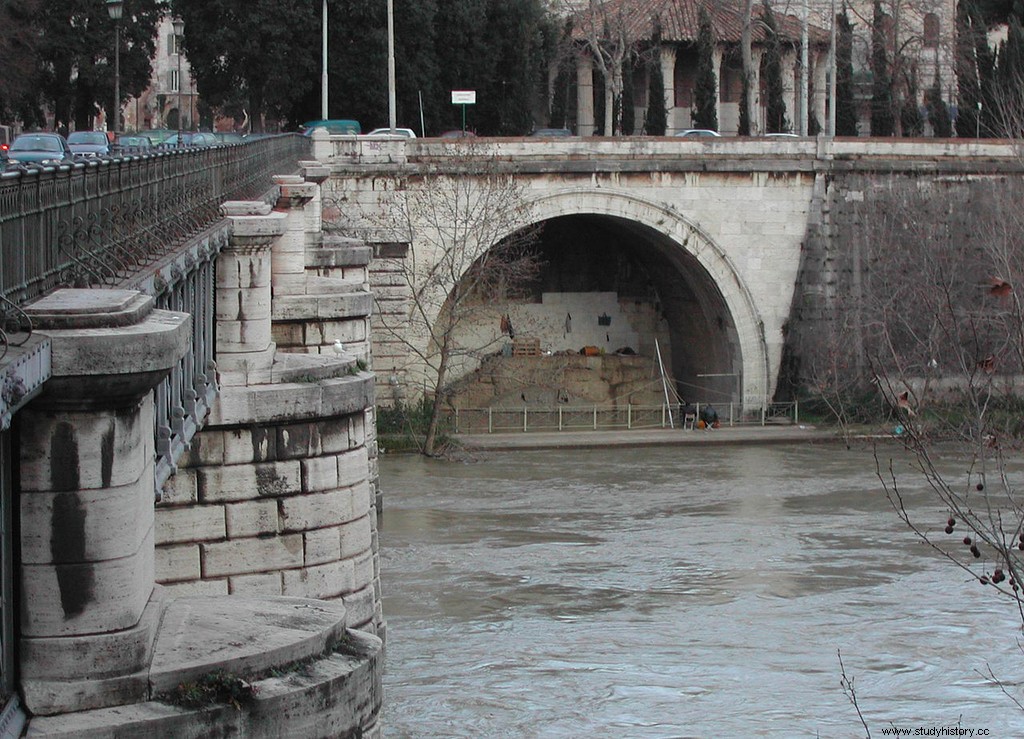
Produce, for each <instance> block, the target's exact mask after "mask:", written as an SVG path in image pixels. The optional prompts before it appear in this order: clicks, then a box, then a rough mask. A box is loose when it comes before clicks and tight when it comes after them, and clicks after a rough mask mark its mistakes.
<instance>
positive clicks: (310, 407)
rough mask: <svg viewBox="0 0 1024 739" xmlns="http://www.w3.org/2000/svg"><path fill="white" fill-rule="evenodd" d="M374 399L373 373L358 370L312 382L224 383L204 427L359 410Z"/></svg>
mask: <svg viewBox="0 0 1024 739" xmlns="http://www.w3.org/2000/svg"><path fill="white" fill-rule="evenodd" d="M373 402H374V375H373V373H371V372H359V373H357V374H354V375H350V376H347V377H338V378H331V379H327V380H322V381H320V382H315V383H278V384H275V385H254V386H248V387H245V386H237V387H225V388H222V389H221V392H220V395H219V397H218V398H217V400H216V402H215V403H214V404H213V408H212V409H211V411H210V416H209V418H208V420H207V427H208V428H212V427H215V426H249V425H252V424H261V423H283V422H295V421H309V420H320V419H324V418H330V417H332V416H347V415H351V414H353V413H362V412H364V411H365V410H366V409H367V408H369V407H370V406H372V405H373Z"/></svg>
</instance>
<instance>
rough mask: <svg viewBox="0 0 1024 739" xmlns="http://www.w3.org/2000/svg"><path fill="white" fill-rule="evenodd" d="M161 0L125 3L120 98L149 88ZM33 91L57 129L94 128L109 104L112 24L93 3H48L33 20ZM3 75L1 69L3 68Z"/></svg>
mask: <svg viewBox="0 0 1024 739" xmlns="http://www.w3.org/2000/svg"><path fill="white" fill-rule="evenodd" d="M165 7H166V4H165V2H164V0H125V4H124V19H123V20H122V21H121V33H120V37H121V52H120V57H121V59H120V61H121V70H120V71H121V94H122V96H123V97H129V96H133V95H138V94H140V93H141V92H142V91H143V90H144V89H146V87H148V86H149V80H150V73H151V71H152V66H151V62H150V60H151V58H152V56H153V53H154V51H155V43H154V39H155V38H156V28H157V23H158V22H159V20H160V17H161V15H162V14H163V12H164V9H165ZM35 25H36V37H35V48H36V51H37V54H38V56H37V60H38V68H39V70H40V76H39V78H38V85H39V88H38V92H39V95H40V97H41V99H42V101H43V103H44V104H45V105H46V107H48V108H50V109H51V110H52V111H53V113H54V118H55V120H56V122H57V123H58V124H70V123H74V125H75V127H76V128H79V129H89V128H92V127H93V123H94V119H95V117H96V115H97V114H98V113H99V111H100V109H101V108H103V107H105V108H107V109H108V110H109V109H110V108H111V106H112V104H113V90H114V21H113V20H111V19H110V15H109V13H108V12H107V9H106V6H105V5H104V4H103V3H100V2H94V1H93V0H52V1H49V2H47V3H46V12H42V13H39V14H37V15H36V17H35ZM4 70H5V73H6V67H5V68H4Z"/></svg>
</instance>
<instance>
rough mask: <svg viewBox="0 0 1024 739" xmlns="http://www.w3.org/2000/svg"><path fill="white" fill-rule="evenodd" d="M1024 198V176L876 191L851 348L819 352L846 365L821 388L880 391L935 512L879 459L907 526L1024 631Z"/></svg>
mask: <svg viewBox="0 0 1024 739" xmlns="http://www.w3.org/2000/svg"><path fill="white" fill-rule="evenodd" d="M1022 196H1024V180H1022V178H1021V177H1020V176H1019V175H1007V176H1000V177H993V178H991V179H988V180H972V179H969V178H964V179H962V180H958V181H930V182H928V181H923V180H922V181H917V182H915V183H913V184H911V185H909V186H907V185H904V186H899V185H896V184H895V183H894V182H886V181H882V182H877V181H876V184H875V185H874V187H869V188H868V189H867V190H866V193H865V199H864V202H863V203H862V204H861V208H860V216H859V218H860V220H859V223H860V226H861V227H860V228H859V229H857V235H856V237H855V239H856V240H857V242H858V243H855V244H851V245H849V246H850V248H849V251H850V252H851V253H860V254H861V260H860V261H859V263H856V264H855V263H854V260H853V259H851V261H850V262H849V263H848V264H847V265H846V269H847V270H848V276H847V277H846V278H844V279H843V280H842V282H843V283H844V287H843V288H841V289H840V290H838V294H837V295H836V298H835V311H834V313H835V315H840V316H843V317H844V319H845V320H846V321H848V323H847V324H846V325H845V327H844V328H845V329H846V331H847V333H846V336H847V340H846V342H845V344H844V345H836V346H829V345H828V344H827V343H824V342H823V343H822V346H821V347H820V350H819V354H820V355H822V357H823V358H822V359H821V360H820V361H819V365H818V366H819V367H829V366H839V367H841V368H842V372H836V373H834V374H833V375H831V376H830V375H828V374H827V373H826V372H822V373H821V377H820V380H821V384H822V385H824V386H826V388H827V392H829V393H831V394H832V396H833V397H840V398H843V402H845V403H846V406H845V407H849V406H850V405H855V404H856V396H855V395H854V394H853V393H851V392H847V393H846V394H845V395H844V390H846V389H847V388H854V387H856V388H858V391H860V392H862V393H863V392H864V389H865V388H866V387H868V386H871V389H870V392H869V393H868V394H867V395H865V396H864V397H870V398H872V399H873V400H872V401H871V402H875V403H880V404H883V405H884V407H885V409H886V412H885V413H884V414H883V418H884V419H885V421H886V423H885V430H886V431H887V432H888V433H890V434H892V435H893V436H894V438H895V439H896V440H898V441H899V442H901V443H902V444H903V445H904V446H905V447H906V449H907V450H909V451H910V452H911V453H912V454H913V458H914V460H915V465H914V466H915V467H916V470H917V472H918V474H919V475H920V476H921V477H923V479H924V481H925V482H926V483H927V486H928V490H929V491H930V492H931V494H932V499H933V501H934V503H935V504H936V505H935V506H934V508H933V515H931V516H930V517H928V518H927V519H926V520H922V519H920V518H918V517H917V515H916V514H915V513H914V512H913V511H912V509H911V507H910V506H909V505H908V503H907V497H906V492H905V490H906V486H907V480H908V478H907V477H906V476H905V474H906V473H905V472H901V471H899V468H897V466H896V465H894V464H892V463H890V462H888V461H887V460H886V459H885V458H884V455H882V454H881V453H879V454H878V455H877V459H878V467H877V473H878V476H879V479H880V480H881V482H882V484H883V486H884V488H885V490H886V493H887V494H888V496H889V500H890V501H891V502H892V505H893V507H894V509H895V511H896V513H897V514H898V515H899V517H900V518H901V519H902V520H903V521H904V522H905V523H906V524H907V525H908V526H909V527H910V528H911V529H912V531H913V532H915V534H916V535H917V536H919V537H920V538H921V539H922V540H923V541H924V542H926V543H927V544H928V545H929V546H931V547H932V548H934V549H935V550H936V551H938V552H940V553H941V554H942V555H943V556H944V557H946V558H947V559H948V560H949V561H950V562H952V563H954V564H955V565H956V566H957V567H958V568H961V569H962V570H964V571H965V572H967V573H969V574H970V576H971V577H973V578H974V579H976V580H977V581H978V582H980V583H981V584H983V585H986V586H988V587H989V588H990V590H991V591H992V593H993V595H994V596H996V595H998V596H1002V597H1005V598H1007V599H1008V601H1009V602H1011V603H1013V605H1014V607H1015V608H1016V610H1017V612H1018V614H1019V615H1020V618H1021V622H1022V625H1024V602H1022V600H1021V597H1020V595H1021V590H1020V588H1021V577H1024V491H1021V489H1020V487H1019V476H1018V474H1017V473H1018V472H1019V470H1017V469H1016V468H1015V467H1014V465H1015V464H1016V463H1017V462H1018V461H1019V451H1020V448H1021V443H1022V441H1024V422H1022V421H1021V417H1020V411H1021V410H1022V408H1024V395H1022V393H1024V385H1022V383H1024V379H1022V378H1024V300H1022V297H1021V294H1022V292H1024V214H1022V213H1021V210H1020V208H1019V205H1018V204H1019V202H1020V198H1021V197H1022ZM854 266H855V267H856V270H854ZM854 271H856V272H857V275H856V279H854V278H853V276H852V274H853V272H854ZM830 351H840V352H841V354H840V357H839V359H838V360H837V359H836V358H835V357H830ZM858 356H860V357H863V360H862V362H863V363H862V364H861V365H858ZM829 361H831V362H833V364H832V365H829V364H828V362H829ZM858 375H859V376H858ZM830 383H831V384H830ZM831 402H832V403H833V404H835V402H836V401H834V400H833V401H831ZM837 415H840V418H841V414H837ZM951 461H953V462H955V463H952V464H951ZM951 470H952V471H951Z"/></svg>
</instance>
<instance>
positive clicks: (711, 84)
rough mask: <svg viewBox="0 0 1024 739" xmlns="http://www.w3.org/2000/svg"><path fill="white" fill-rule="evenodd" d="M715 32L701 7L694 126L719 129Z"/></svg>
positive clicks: (709, 18)
mask: <svg viewBox="0 0 1024 739" xmlns="http://www.w3.org/2000/svg"><path fill="white" fill-rule="evenodd" d="M714 54H715V32H714V30H713V29H712V27H711V16H709V15H708V11H707V9H706V8H705V7H704V6H701V9H700V29H699V30H698V32H697V79H696V89H695V91H694V97H695V98H696V99H695V100H694V110H693V127H694V128H708V129H711V130H712V131H717V130H718V80H717V78H716V77H715V56H714Z"/></svg>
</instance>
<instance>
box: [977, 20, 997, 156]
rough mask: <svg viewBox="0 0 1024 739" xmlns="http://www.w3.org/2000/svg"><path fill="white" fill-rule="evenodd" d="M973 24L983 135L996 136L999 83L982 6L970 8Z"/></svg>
mask: <svg viewBox="0 0 1024 739" xmlns="http://www.w3.org/2000/svg"><path fill="white" fill-rule="evenodd" d="M970 13H971V25H972V27H973V28H974V58H975V60H976V63H977V65H978V82H979V85H980V90H979V92H980V95H981V97H980V99H981V102H982V108H981V135H982V136H986V137H992V136H996V135H998V134H997V131H998V129H999V127H1000V126H999V113H998V108H999V103H998V98H999V93H998V86H999V83H998V81H997V79H996V58H995V54H994V53H993V51H992V47H990V46H989V45H988V26H987V24H986V23H985V18H984V17H983V15H982V11H981V8H980V7H978V6H977V5H972V6H971V8H970Z"/></svg>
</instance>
